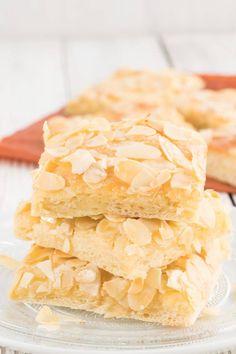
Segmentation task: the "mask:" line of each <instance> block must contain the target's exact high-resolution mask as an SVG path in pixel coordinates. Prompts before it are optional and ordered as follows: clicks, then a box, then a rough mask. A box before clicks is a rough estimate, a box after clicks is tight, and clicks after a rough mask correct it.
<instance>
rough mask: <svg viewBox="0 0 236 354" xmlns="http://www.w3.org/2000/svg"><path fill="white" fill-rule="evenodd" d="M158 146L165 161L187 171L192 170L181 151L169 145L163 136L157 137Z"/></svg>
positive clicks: (171, 144)
mask: <svg viewBox="0 0 236 354" xmlns="http://www.w3.org/2000/svg"><path fill="white" fill-rule="evenodd" d="M159 141H160V146H161V149H162V151H163V152H164V154H165V156H166V157H167V159H168V160H169V161H171V162H174V163H176V164H177V165H179V166H183V167H185V168H187V169H190V170H192V164H191V162H190V161H189V160H187V159H186V157H185V156H184V154H183V153H182V151H181V150H180V149H179V148H177V146H176V145H174V144H173V143H171V142H170V141H169V140H168V139H166V138H165V137H163V136H159Z"/></svg>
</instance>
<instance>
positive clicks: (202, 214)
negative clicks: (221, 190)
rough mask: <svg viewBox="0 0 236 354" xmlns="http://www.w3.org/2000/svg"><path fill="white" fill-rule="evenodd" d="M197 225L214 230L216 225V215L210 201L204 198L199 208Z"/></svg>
mask: <svg viewBox="0 0 236 354" xmlns="http://www.w3.org/2000/svg"><path fill="white" fill-rule="evenodd" d="M197 218H198V219H197V223H200V224H201V225H203V227H207V228H211V229H213V228H214V227H215V224H216V214H215V211H214V209H213V207H212V205H211V203H210V201H209V200H208V199H206V198H204V199H203V200H202V201H201V203H200V206H199V208H198V213H197Z"/></svg>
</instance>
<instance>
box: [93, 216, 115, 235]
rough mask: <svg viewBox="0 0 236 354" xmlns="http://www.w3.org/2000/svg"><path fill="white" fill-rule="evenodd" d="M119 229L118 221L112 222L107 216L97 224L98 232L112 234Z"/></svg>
mask: <svg viewBox="0 0 236 354" xmlns="http://www.w3.org/2000/svg"><path fill="white" fill-rule="evenodd" d="M118 231H119V224H118V223H117V222H111V221H109V220H107V219H106V218H104V219H102V220H101V221H99V223H98V224H97V228H96V232H97V233H100V234H110V235H111V236H112V235H114V233H117V232H118Z"/></svg>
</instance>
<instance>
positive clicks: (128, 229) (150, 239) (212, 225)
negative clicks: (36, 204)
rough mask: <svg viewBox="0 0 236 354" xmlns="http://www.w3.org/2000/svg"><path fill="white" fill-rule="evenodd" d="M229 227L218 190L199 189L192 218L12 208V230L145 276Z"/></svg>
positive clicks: (114, 269)
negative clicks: (50, 213)
mask: <svg viewBox="0 0 236 354" xmlns="http://www.w3.org/2000/svg"><path fill="white" fill-rule="evenodd" d="M229 233H230V221H229V217H228V215H227V213H226V212H225V210H224V208H223V206H222V204H221V201H220V198H219V195H218V194H217V193H216V192H213V191H205V196H204V198H203V200H202V202H201V203H200V206H199V211H198V213H197V216H196V220H195V223H192V224H191V223H188V222H186V221H185V222H184V221H183V222H174V221H169V222H168V221H164V220H158V219H144V218H137V219H131V218H125V217H120V216H114V215H109V214H108V215H105V216H104V215H100V216H96V217H95V218H94V217H82V218H74V219H60V218H59V219H55V218H51V217H42V218H40V217H33V216H31V204H30V203H23V204H22V205H20V207H19V208H18V210H17V213H16V219H15V234H16V236H17V237H18V238H20V239H23V240H33V241H34V243H36V244H38V245H40V246H43V247H48V248H55V249H58V250H61V251H64V252H66V253H68V254H70V255H72V256H75V257H78V258H80V259H81V260H84V261H89V262H93V263H94V264H96V265H97V266H98V267H99V268H102V269H105V270H106V271H108V272H110V273H112V274H115V275H118V276H122V277H124V278H127V279H135V278H145V277H146V276H147V273H148V271H149V270H150V269H151V268H156V267H163V266H165V265H167V264H169V263H172V262H173V261H175V260H176V259H177V258H179V257H181V256H185V255H188V254H191V253H192V252H194V251H197V252H202V251H204V250H205V251H207V250H208V249H209V248H211V247H212V245H213V244H215V243H218V242H221V241H220V240H221V237H222V235H223V237H226V235H227V234H229Z"/></svg>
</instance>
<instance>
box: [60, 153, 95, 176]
mask: <svg viewBox="0 0 236 354" xmlns="http://www.w3.org/2000/svg"><path fill="white" fill-rule="evenodd" d="M61 161H63V162H70V163H71V166H72V173H76V174H79V175H81V174H82V173H84V172H85V171H87V169H88V168H89V167H90V166H91V165H92V163H94V162H95V159H94V158H93V156H92V154H91V153H90V152H89V151H87V150H83V149H78V150H76V151H75V152H73V153H72V154H71V155H68V156H67V157H65V158H63V159H62V160H61Z"/></svg>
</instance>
